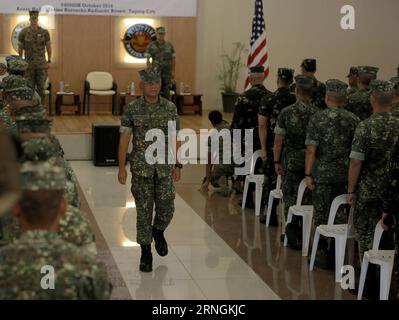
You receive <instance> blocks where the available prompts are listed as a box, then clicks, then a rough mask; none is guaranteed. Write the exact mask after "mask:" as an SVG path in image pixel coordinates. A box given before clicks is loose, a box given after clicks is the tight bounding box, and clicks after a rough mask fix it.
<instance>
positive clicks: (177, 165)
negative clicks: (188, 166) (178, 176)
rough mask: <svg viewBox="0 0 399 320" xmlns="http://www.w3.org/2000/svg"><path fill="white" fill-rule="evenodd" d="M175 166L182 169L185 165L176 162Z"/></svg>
mask: <svg viewBox="0 0 399 320" xmlns="http://www.w3.org/2000/svg"><path fill="white" fill-rule="evenodd" d="M175 168H179V169H181V168H183V165H182V164H181V163H176V164H175Z"/></svg>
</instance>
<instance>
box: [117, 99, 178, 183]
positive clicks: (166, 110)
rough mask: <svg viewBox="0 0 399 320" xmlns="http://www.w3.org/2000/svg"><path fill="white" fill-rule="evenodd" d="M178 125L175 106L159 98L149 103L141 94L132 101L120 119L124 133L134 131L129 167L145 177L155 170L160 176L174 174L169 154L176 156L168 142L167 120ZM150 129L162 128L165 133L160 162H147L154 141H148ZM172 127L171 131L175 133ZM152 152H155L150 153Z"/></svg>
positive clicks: (152, 173) (159, 155)
mask: <svg viewBox="0 0 399 320" xmlns="http://www.w3.org/2000/svg"><path fill="white" fill-rule="evenodd" d="M169 121H173V122H174V123H175V124H176V130H179V118H178V115H177V109H176V106H175V105H174V104H173V103H172V102H170V101H168V100H166V99H164V98H162V97H160V98H159V101H158V102H157V103H156V104H150V103H148V102H146V101H145V98H144V97H141V98H139V99H137V100H135V101H132V102H131V103H129V104H128V105H127V106H126V108H125V111H124V113H123V115H122V118H121V128H120V132H121V133H127V134H130V133H133V139H132V143H133V151H132V153H131V155H130V157H129V158H130V159H129V160H130V167H131V171H132V172H134V174H136V175H139V176H142V177H152V176H154V174H155V172H156V173H157V174H158V176H159V177H166V176H168V175H170V174H171V171H172V169H173V164H168V155H169V156H170V157H171V159H173V157H174V156H173V151H172V146H170V147H169V145H168V122H169ZM151 129H160V130H161V131H162V132H163V133H164V135H165V140H166V141H165V153H164V154H158V155H157V156H158V157H159V161H157V163H155V164H149V163H147V161H146V157H145V154H146V150H147V149H148V147H149V146H151V145H152V144H153V142H152V141H145V136H146V133H147V132H148V131H149V130H151ZM174 133H176V132H173V130H170V131H169V134H174ZM151 155H152V153H151Z"/></svg>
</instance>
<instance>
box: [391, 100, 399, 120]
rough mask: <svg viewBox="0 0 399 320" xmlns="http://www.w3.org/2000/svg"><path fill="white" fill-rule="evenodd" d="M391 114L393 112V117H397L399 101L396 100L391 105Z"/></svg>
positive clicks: (398, 115) (398, 114)
mask: <svg viewBox="0 0 399 320" xmlns="http://www.w3.org/2000/svg"><path fill="white" fill-rule="evenodd" d="M392 114H393V115H394V116H395V117H399V102H398V103H395V104H394V105H393V106H392Z"/></svg>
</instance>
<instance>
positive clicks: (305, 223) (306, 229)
mask: <svg viewBox="0 0 399 320" xmlns="http://www.w3.org/2000/svg"><path fill="white" fill-rule="evenodd" d="M311 230H312V216H309V215H304V216H303V217H302V238H303V240H302V256H303V257H307V256H308V252H309V241H310V232H311Z"/></svg>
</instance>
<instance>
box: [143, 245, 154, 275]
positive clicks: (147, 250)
mask: <svg viewBox="0 0 399 320" xmlns="http://www.w3.org/2000/svg"><path fill="white" fill-rule="evenodd" d="M140 271H141V272H151V271H152V253H151V245H149V244H147V245H141V258H140Z"/></svg>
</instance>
